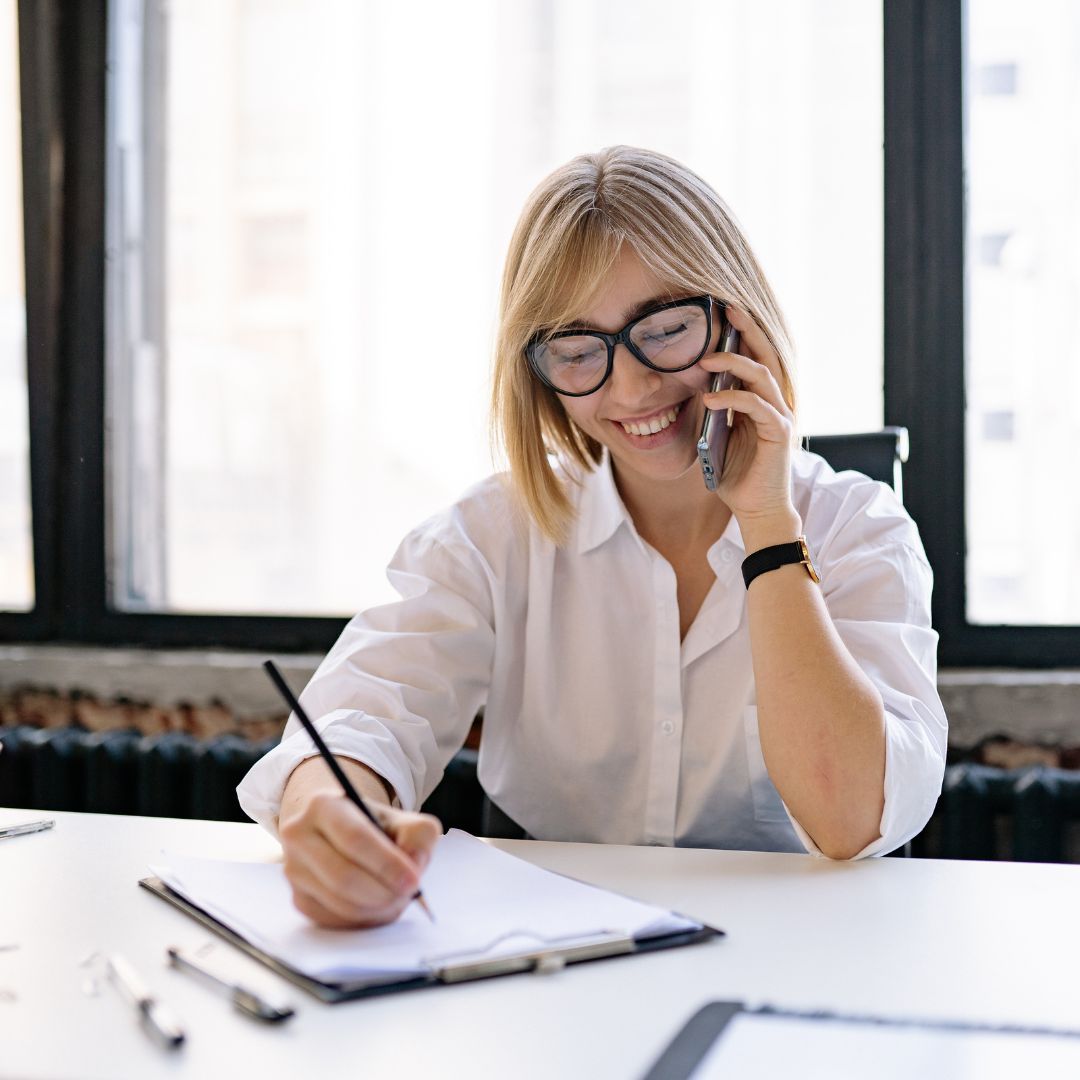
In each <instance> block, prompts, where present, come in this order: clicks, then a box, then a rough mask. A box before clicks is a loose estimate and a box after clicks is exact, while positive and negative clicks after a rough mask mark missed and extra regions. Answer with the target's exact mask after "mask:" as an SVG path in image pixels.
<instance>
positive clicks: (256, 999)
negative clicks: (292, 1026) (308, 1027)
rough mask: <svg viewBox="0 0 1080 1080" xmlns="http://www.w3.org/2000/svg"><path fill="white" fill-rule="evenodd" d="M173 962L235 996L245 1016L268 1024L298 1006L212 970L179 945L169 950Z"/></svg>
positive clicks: (215, 987)
mask: <svg viewBox="0 0 1080 1080" xmlns="http://www.w3.org/2000/svg"><path fill="white" fill-rule="evenodd" d="M166 952H167V954H168V957H169V963H170V964H172V966H173V967H174V968H176V969H177V970H178V971H187V972H189V973H190V974H192V975H196V976H198V977H199V978H200V979H202V980H203V981H204V982H206V983H208V984H210V985H211V986H213V987H214V989H216V990H220V991H222V992H224V993H226V994H228V996H229V997H230V998H231V999H232V1003H233V1005H234V1006H235V1007H236V1009H237V1010H238V1011H239V1012H242V1013H243V1014H244V1015H245V1016H250V1017H252V1018H253V1019H255V1020H262V1021H264V1022H266V1023H268V1024H277V1023H280V1022H281V1021H282V1020H288V1019H289V1017H290V1016H293V1015H294V1014H295V1012H296V1010H295V1009H294V1008H293V1007H292V1006H291V1005H289V1004H287V1003H286V1002H283V1001H268V1000H267V998H266V997H265V996H262V995H259V994H257V993H255V991H254V990H249V989H248V988H247V987H246V986H243V985H242V984H240V983H236V982H233V981H232V980H231V979H228V978H226V977H224V976H223V975H220V974H218V973H217V972H215V971H211V970H210V968H208V967H206V966H205V965H204V964H202V963H196V962H195V961H194V960H192V959H191V957H190V956H186V955H185V954H184V953H182V952H181V951H180V950H179V949H177V948H175V947H171V948H169V949H167V950H166Z"/></svg>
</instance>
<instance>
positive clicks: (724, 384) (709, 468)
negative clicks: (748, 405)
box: [697, 318, 739, 491]
mask: <svg viewBox="0 0 1080 1080" xmlns="http://www.w3.org/2000/svg"><path fill="white" fill-rule="evenodd" d="M716 351H717V352H738V351H739V331H738V330H736V329H735V328H734V327H733V326H732V325H731V323H729V322H728V321H727V319H726V318H725V319H724V322H723V326H722V327H721V330H720V343H719V344H718V345H717V346H716ZM738 385H739V380H738V379H736V378H735V376H734V375H732V374H731V372H730V371H718V372H717V373H716V374H715V375H714V376H713V380H712V385H711V386H710V387H709V390H710V391H711V392H712V393H714V394H715V393H716V391H717V390H730V389H731V388H732V387H738ZM734 423H735V410H734V409H724V410H722V411H720V412H714V411H713V410H712V409H708V410H706V412H705V422H704V423H703V424H702V425H701V435H700V437H699V438H698V444H697V452H698V461H700V462H701V474H702V476H704V477H705V486H706V487H707V488H708V489H709V490H710V491H715V490H716V485H717V482H718V481H719V479H720V474H721V473H722V472H723V471H724V461H725V459H726V457H727V445H728V439H729V438H730V436H731V428H732V426H733V425H734Z"/></svg>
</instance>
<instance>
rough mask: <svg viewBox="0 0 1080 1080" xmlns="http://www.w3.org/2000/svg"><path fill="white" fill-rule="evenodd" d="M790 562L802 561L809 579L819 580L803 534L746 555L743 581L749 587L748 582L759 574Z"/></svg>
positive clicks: (743, 565) (743, 566)
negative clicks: (794, 538) (789, 542)
mask: <svg viewBox="0 0 1080 1080" xmlns="http://www.w3.org/2000/svg"><path fill="white" fill-rule="evenodd" d="M790 563H802V564H803V566H805V567H806V572H807V573H808V574H809V575H810V580H811V581H821V578H819V577H818V572H817V568H816V567H815V566H814V562H813V560H812V559H811V558H810V549H809V548H808V547H807V546H806V537H805V536H800V537H799V538H798V539H797V540H796V541H795V542H794V543H791V544H774V545H773V546H772V547H767V548H762V549H761V550H760V551H755V552H753V553H752V554H750V555H747V556H746V558H745V559H743V564H742V576H743V581H744V582H746V587H747V588H748V589H749V588H750V582H751V581H753V580H754V578H756V577H757V576H758V575H759V574H765V573H768V571H770V570H778V569H779V568H780V567H781V566H787V565H789V564H790Z"/></svg>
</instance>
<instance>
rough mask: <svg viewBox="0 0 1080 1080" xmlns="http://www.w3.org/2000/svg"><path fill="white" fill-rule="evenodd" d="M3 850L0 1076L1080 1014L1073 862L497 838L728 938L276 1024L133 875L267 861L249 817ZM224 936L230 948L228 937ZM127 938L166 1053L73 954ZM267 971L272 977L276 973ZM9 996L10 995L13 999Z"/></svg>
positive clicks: (48, 836) (128, 820)
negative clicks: (90, 992)
mask: <svg viewBox="0 0 1080 1080" xmlns="http://www.w3.org/2000/svg"><path fill="white" fill-rule="evenodd" d="M44 816H46V814H45V813H38V812H36V811H22V810H0V824H8V823H12V822H15V821H19V820H25V819H28V818H33V817H44ZM47 816H50V817H55V818H57V825H56V828H55V829H53V830H52V831H50V832H46V833H38V834H35V835H29V836H22V837H16V838H13V839H8V840H0V947H2V946H6V945H11V944H17V945H18V948H17V949H14V950H11V949H0V1076H2V1077H5V1078H10V1077H27V1078H32V1077H48V1078H49V1080H58V1078H64V1077H80V1078H82V1077H108V1078H111V1080H120V1078H123V1077H139V1078H147V1077H159V1076H174V1075H182V1076H185V1077H193V1078H198V1080H207V1078H214V1077H219V1076H223V1077H231V1078H235V1080H239V1078H240V1077H244V1078H247V1077H253V1078H257V1080H263V1078H270V1077H278V1076H290V1077H296V1076H300V1077H316V1078H319V1080H324V1078H325V1080H328V1078H330V1077H356V1076H363V1077H365V1080H377V1078H382V1077H387V1078H393V1080H403V1078H411V1077H431V1078H439V1077H457V1076H462V1077H465V1076H467V1077H471V1078H486V1077H498V1078H500V1080H502V1078H506V1077H515V1078H516V1077H544V1078H551V1077H579V1076H580V1077H589V1078H590V1080H592V1078H601V1077H619V1078H624V1077H635V1076H640V1075H641V1073H642V1072H643V1071H644V1070H645V1069H646V1068H647V1067H648V1066H649V1065H650V1064H651V1063H652V1061H653V1060H654V1058H655V1057H656V1055H657V1054H658V1053H659V1052H660V1050H661V1048H662V1047H663V1046H664V1045H665V1044H666V1042H667V1041H668V1039H669V1038H670V1037H671V1036H672V1035H673V1034H674V1033H675V1032H676V1030H677V1029H678V1028H679V1027H680V1026H681V1024H682V1023H683V1021H684V1020H685V1019H686V1018H687V1017H688V1016H689V1015H690V1014H691V1013H692V1012H693V1011H694V1010H695V1009H697V1007H698V1006H700V1005H702V1004H704V1003H705V1002H706V1001H709V1000H711V999H715V998H734V999H741V1000H746V1001H749V1002H755V1003H761V1002H771V1003H774V1004H781V1005H785V1006H788V1007H795V1008H812V1007H827V1008H832V1009H836V1010H845V1011H856V1012H860V1013H880V1014H885V1015H896V1016H900V1015H904V1016H911V1015H918V1016H928V1017H942V1018H952V1019H969V1020H979V1021H1011V1022H1016V1023H1024V1024H1041V1025H1056V1026H1061V1027H1069V1028H1080V994H1078V993H1077V990H1076V986H1077V972H1080V933H1077V928H1078V921H1080V867H1073V866H1048V865H1020V864H1009V863H962V862H936V861H930V860H926V861H924V860H917V859H916V860H903V859H881V860H876V859H875V860H867V861H865V862H860V863H854V864H847V863H828V862H823V861H819V860H815V859H811V858H810V857H808V856H802V855H772V854H759V853H749V852H723V851H700V850H677V849H667V848H626V847H598V846H593V845H584V844H547V843H533V842H528V841H514V842H512V841H501V842H499V846H500V847H503V848H505V849H506V850H507V851H510V852H512V853H513V854H515V855H519V856H522V857H524V858H528V859H530V860H531V861H533V862H535V863H538V864H539V865H542V866H546V867H548V868H550V869H552V870H557V871H561V872H563V873H567V874H570V875H573V876H575V877H579V878H583V879H586V880H589V881H593V882H596V883H597V884H600V885H604V886H607V887H609V888H612V889H616V890H619V891H622V892H625V893H627V894H631V895H634V896H637V897H640V898H641V899H644V900H648V901H652V902H654V903H657V904H663V905H666V906H668V907H672V908H675V909H677V910H680V911H684V912H686V913H687V914H691V915H695V916H697V917H699V918H702V919H704V920H706V921H708V922H711V923H713V924H714V925H716V926H719V927H722V928H723V929H725V930H726V931H727V932H728V937H727V938H726V939H723V940H721V941H719V942H713V943H710V944H706V945H698V946H693V947H689V948H682V949H674V950H671V951H668V952H660V953H654V954H651V955H643V956H636V957H625V958H618V959H612V960H605V961H602V962H598V963H594V964H584V965H580V966H577V967H571V968H567V969H566V970H564V971H562V972H560V973H557V974H554V975H516V976H510V977H506V978H500V979H494V980H490V981H487V982H480V983H472V984H468V985H463V986H457V987H440V988H438V989H432V990H424V991H419V992H414V993H407V994H397V995H391V996H388V997H383V998H373V999H369V1000H366V1001H359V1002H352V1003H348V1004H343V1005H333V1006H327V1005H321V1004H319V1003H318V1002H317V1001H315V1000H314V999H313V998H310V997H309V996H308V995H306V994H304V993H303V992H302V991H301V990H299V989H297V988H295V987H291V986H289V984H287V983H285V982H283V981H281V980H278V979H276V977H274V976H271V975H267V976H266V978H267V979H269V980H270V981H271V982H273V983H275V984H277V985H279V986H280V987H282V988H287V989H286V993H287V995H288V996H289V997H291V998H292V1000H293V1003H294V1004H295V1005H296V1006H297V1007H298V1010H299V1013H298V1015H297V1016H296V1017H295V1018H294V1019H293V1020H291V1021H289V1022H287V1023H286V1024H285V1025H283V1026H281V1027H277V1028H274V1027H263V1026H260V1025H257V1024H256V1023H254V1022H252V1021H250V1020H248V1019H246V1018H245V1017H243V1016H241V1015H239V1014H237V1013H234V1012H232V1011H231V1008H230V1006H229V1004H228V1002H227V1001H226V1000H225V999H224V998H218V997H216V996H214V995H213V994H211V993H210V992H209V991H207V990H206V989H205V988H204V987H203V986H201V985H199V984H198V983H197V982H196V981H195V980H193V979H192V978H191V977H190V976H187V975H182V974H180V973H178V972H175V971H172V970H170V969H168V968H166V967H165V966H164V951H165V947H166V946H167V945H170V944H176V945H179V946H181V947H191V948H194V947H197V946H199V945H201V944H203V943H204V942H206V941H208V940H211V939H212V937H213V936H212V935H210V934H209V933H207V932H206V931H203V930H202V929H201V928H199V927H198V925H197V924H195V923H194V922H193V921H192V920H190V919H188V918H187V917H185V916H184V915H182V914H181V913H179V912H178V911H175V910H174V909H172V908H171V907H170V906H169V905H168V904H166V903H164V902H163V901H161V900H160V899H158V898H157V897H154V896H152V895H150V894H149V893H148V892H146V890H144V889H140V888H138V887H137V885H136V880H137V879H138V878H139V877H143V876H145V875H146V873H147V862H148V861H149V860H150V859H152V858H154V857H155V855H156V853H157V852H158V851H159V850H160V849H161V848H162V847H169V848H170V849H172V850H175V851H179V852H187V853H192V854H198V855H204V856H210V857H221V858H246V859H260V858H272V857H273V856H274V854H275V852H276V845H275V844H274V842H273V841H272V840H270V838H269V837H268V836H266V834H265V833H263V832H262V831H261V830H260V829H259V828H258V827H257V826H255V825H241V824H231V823H221V822H209V821H176V820H172V819H161V818H134V817H109V816H99V815H91V814H48V815H47ZM219 949H223V950H227V951H229V952H231V951H232V950H231V949H230V947H229V946H227V945H224V944H222V945H220V946H219ZM93 950H102V951H114V950H115V951H119V952H122V953H124V954H125V955H126V956H127V957H128V959H129V960H131V961H132V963H133V964H134V965H135V966H136V968H137V969H138V970H139V971H140V972H141V973H142V975H143V976H144V977H145V978H146V980H147V981H148V982H149V983H150V984H151V987H152V988H153V989H154V990H155V991H157V992H158V993H160V995H161V996H162V997H163V998H164V999H165V1000H166V1001H167V1002H168V1003H169V1004H170V1005H171V1006H172V1007H173V1009H174V1010H175V1011H176V1012H177V1013H178V1014H179V1016H180V1017H181V1019H182V1020H183V1021H184V1024H185V1027H186V1029H187V1033H188V1041H187V1044H186V1045H185V1046H184V1047H183V1048H181V1049H180V1050H179V1051H178V1052H175V1053H169V1052H166V1051H163V1050H160V1049H158V1048H157V1047H156V1046H155V1045H154V1044H153V1043H151V1042H150V1040H149V1039H148V1038H147V1037H146V1035H145V1034H144V1033H143V1032H142V1031H141V1030H140V1029H139V1028H138V1026H137V1024H136V1022H135V1020H134V1017H133V1014H132V1011H131V1010H130V1008H129V1007H128V1006H127V1005H126V1004H125V1003H123V1002H122V1000H121V999H120V997H119V995H118V994H117V993H116V992H115V990H113V989H112V988H111V987H108V986H106V987H105V989H104V990H103V991H102V993H101V994H100V995H99V996H97V997H88V996H86V995H85V994H84V992H83V989H82V983H83V980H84V977H85V971H84V969H81V968H79V967H78V964H79V961H80V960H82V959H83V958H84V957H85V956H86V955H87V954H88V953H90V952H92V951H93ZM260 970H262V969H260ZM4 991H13V992H14V994H15V995H17V998H16V1000H14V1001H12V1000H5V999H6V998H7V997H8V996H9V995H5V994H4Z"/></svg>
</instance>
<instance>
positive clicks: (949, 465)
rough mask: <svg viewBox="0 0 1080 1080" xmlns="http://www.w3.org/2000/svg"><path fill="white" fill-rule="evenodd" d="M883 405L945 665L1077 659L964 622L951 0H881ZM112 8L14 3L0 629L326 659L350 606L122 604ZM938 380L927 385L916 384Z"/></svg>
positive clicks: (1049, 645)
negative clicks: (9, 510)
mask: <svg viewBox="0 0 1080 1080" xmlns="http://www.w3.org/2000/svg"><path fill="white" fill-rule="evenodd" d="M882 7H883V14H884V23H883V30H884V178H885V180H884V183H885V191H884V196H885V198H884V271H885V273H884V280H885V283H886V284H885V295H884V316H885V318H884V359H885V373H884V415H885V422H886V424H897V425H903V426H905V427H907V428H908V431H909V433H910V446H911V457H910V460H909V462H908V464H907V467H906V474H905V483H904V487H905V502H906V505H907V506H908V509H909V510H910V512H911V514H912V516H913V517H914V518H915V520H916V522H917V523H918V525H919V528H920V530H921V533H922V537H923V541H924V543H925V545H926V550H927V554H928V556H929V558H930V562H931V565H932V566H933V567H934V569H935V579H936V580H935V590H934V606H933V614H934V625H935V627H936V628H937V629H938V631H939V632H940V634H941V647H940V651H939V663H940V664H941V665H942V666H1012V667H1031V668H1038V667H1056V666H1069V665H1075V664H1076V662H1077V657H1078V656H1080V627H1064V626H1052V627H1047V626H978V625H972V624H970V623H968V622H967V620H966V617H965V610H966V608H965V604H966V596H965V588H966V585H965V573H964V569H965V567H964V562H965V550H964V525H965V511H964V429H963V425H964V366H965V365H964V318H965V287H964V247H963V246H964V240H965V236H964V163H963V135H964V127H965V124H964V96H963V82H964V80H963V74H964V53H963V46H964V26H965V11H966V4H965V2H964V0H883V4H882ZM107 14H108V4H107V0H20V2H19V51H20V86H21V94H22V133H23V177H24V223H25V238H26V283H27V342H28V346H27V352H28V356H27V365H28V386H29V401H30V440H31V445H30V461H31V466H30V467H31V500H32V512H33V553H34V566H35V606H34V609H33V610H32V611H30V612H28V613H15V612H0V640H10V641H22V642H55V643H61V642H63V643H81V644H93V645H135V646H147V647H224V648H247V649H261V650H270V651H280V652H296V651H313V652H323V651H325V650H326V649H327V648H328V647H329V646H330V645H331V644H332V643H333V641H334V639H335V638H336V637H337V635H338V634H339V633H340V631H341V629H342V627H343V626H344V625H345V622H346V618H345V617H341V618H320V617H285V616H262V615H219V614H213V615H209V614H208V615H179V614H164V613H160V614H154V613H136V612H124V611H118V610H115V609H112V608H110V607H109V604H108V582H107V579H106V548H105V535H106V520H105V517H106V515H105V499H106V485H105V392H104V378H105V341H104V337H105V294H104V290H105V275H104V272H103V267H104V260H105V254H106V253H105V149H106V146H105V131H106V127H105V124H106V115H105V106H106V102H105V95H106V84H105V67H106V47H107ZM927 387H933V393H927V392H926V388H927Z"/></svg>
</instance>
